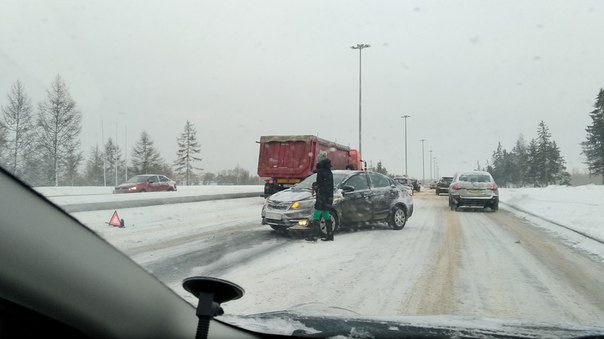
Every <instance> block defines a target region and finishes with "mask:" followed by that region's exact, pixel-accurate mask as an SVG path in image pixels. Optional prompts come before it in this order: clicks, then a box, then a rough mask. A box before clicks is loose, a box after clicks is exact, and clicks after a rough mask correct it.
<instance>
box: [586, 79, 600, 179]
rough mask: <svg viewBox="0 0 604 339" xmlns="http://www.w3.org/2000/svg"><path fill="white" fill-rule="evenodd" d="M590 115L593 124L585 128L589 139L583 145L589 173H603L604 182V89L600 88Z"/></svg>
mask: <svg viewBox="0 0 604 339" xmlns="http://www.w3.org/2000/svg"><path fill="white" fill-rule="evenodd" d="M589 116H590V118H591V123H592V124H591V125H589V126H587V128H586V129H585V131H586V132H587V139H586V140H585V141H583V142H582V143H581V145H582V146H583V154H585V157H586V161H585V163H586V164H587V168H588V170H589V173H590V174H596V175H597V174H599V175H602V184H604V89H600V92H599V93H598V96H597V97H596V103H595V105H594V110H593V111H592V112H591V113H590V114H589Z"/></svg>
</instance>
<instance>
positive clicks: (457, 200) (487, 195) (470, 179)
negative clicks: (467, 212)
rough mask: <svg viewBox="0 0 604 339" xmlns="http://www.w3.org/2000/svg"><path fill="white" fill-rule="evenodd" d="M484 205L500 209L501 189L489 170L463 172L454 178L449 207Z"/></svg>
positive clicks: (453, 208)
mask: <svg viewBox="0 0 604 339" xmlns="http://www.w3.org/2000/svg"><path fill="white" fill-rule="evenodd" d="M466 206H467V207H476V206H478V207H483V208H487V207H489V208H491V210H492V211H497V210H498V209H499V189H498V187H497V184H496V183H495V180H493V177H492V176H491V174H490V173H489V172H484V171H470V172H462V173H459V174H457V175H455V177H454V178H453V181H452V183H451V186H450V187H449V207H450V208H451V210H452V211H453V210H457V209H458V208H459V207H466Z"/></svg>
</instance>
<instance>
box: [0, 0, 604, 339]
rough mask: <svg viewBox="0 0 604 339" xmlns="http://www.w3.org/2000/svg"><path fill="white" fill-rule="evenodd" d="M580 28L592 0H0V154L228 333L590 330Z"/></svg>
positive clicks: (590, 209) (601, 256) (603, 167)
mask: <svg viewBox="0 0 604 339" xmlns="http://www.w3.org/2000/svg"><path fill="white" fill-rule="evenodd" d="M603 42H604V1H598V0H574V1H564V0H533V1H522V0H507V1H496V0H463V1H461V0H426V1H417V0H415V1H392V0H390V1H363V0H290V1H283V0H247V1H234V0H209V1H194V0H185V1H166V0H135V1H118V0H88V1H81V0H54V1H53V0H27V1H21V0H4V1H2V2H1V5H0V166H1V167H2V169H4V170H5V171H6V172H8V173H11V174H12V175H14V176H15V177H16V178H18V179H19V180H22V181H23V182H24V183H25V184H26V185H27V188H28V189H29V188H31V189H33V190H35V192H37V193H39V194H40V195H42V196H44V197H45V198H46V200H48V201H49V202H50V203H52V204H54V205H56V206H58V207H59V208H60V209H56V208H53V209H52V210H53V211H55V212H56V213H67V214H69V217H70V218H69V220H77V221H78V222H80V223H82V225H84V226H85V227H86V230H87V231H88V230H90V231H91V232H88V233H90V234H94V235H95V239H96V238H99V239H100V240H102V241H106V242H108V243H109V244H111V245H112V247H114V248H115V249H117V250H119V251H120V252H122V253H123V254H124V255H125V256H126V257H127V258H129V259H131V260H132V261H134V262H135V263H136V264H137V265H139V266H140V267H141V268H142V269H144V271H143V270H141V272H142V273H145V274H146V276H151V277H152V278H153V279H156V280H157V281H159V282H161V284H163V285H165V286H163V285H161V287H162V288H164V287H165V288H166V289H167V291H169V292H170V293H172V292H173V293H172V294H174V296H175V298H177V300H178V302H180V303H182V302H183V300H184V301H185V302H186V303H183V304H184V305H186V306H187V307H188V306H189V304H190V305H191V306H196V305H197V300H198V298H197V296H194V295H193V294H192V293H190V292H189V291H187V290H186V289H185V288H184V287H183V281H184V280H185V279H186V278H188V277H193V276H207V277H214V278H219V279H224V280H228V281H231V282H233V283H235V284H238V285H239V286H241V287H242V288H243V289H244V290H245V295H244V296H242V297H241V298H240V299H238V300H232V301H228V302H225V303H224V304H223V305H221V307H222V308H223V310H224V313H225V314H224V316H221V317H222V319H224V320H225V321H228V322H230V323H233V324H237V326H247V325H250V324H249V323H255V321H260V320H259V319H266V318H271V319H273V320H274V319H275V318H277V316H275V314H274V313H272V312H280V311H288V312H290V313H289V314H290V315H291V314H296V315H297V316H298V318H299V317H300V316H299V315H300V314H310V315H325V316H327V315H337V316H342V317H343V318H345V319H350V318H354V317H359V318H367V319H371V320H370V321H371V322H379V321H378V320H376V319H380V318H385V319H391V317H394V318H396V319H399V318H401V317H405V318H406V319H408V320H409V319H411V320H409V321H412V322H413V323H418V322H419V323H436V322H439V321H444V322H448V321H450V322H451V323H453V324H465V322H463V321H469V322H470V323H471V325H468V326H465V325H464V326H465V327H468V328H471V327H473V326H477V327H482V326H488V325H489V324H490V325H493V323H496V324H502V325H501V327H503V328H507V324H509V323H515V324H516V323H518V322H519V323H521V324H522V325H527V326H533V327H531V328H533V330H534V331H536V332H537V333H538V334H537V335H536V337H540V335H539V331H540V329H543V328H546V327H548V326H560V327H562V328H575V327H576V326H601V327H604V226H603V225H604V212H603V211H604V178H603V175H604V127H603V126H604V43H603ZM328 163H329V164H331V167H329V166H328ZM328 168H331V170H327V169H328ZM317 173H321V176H323V175H325V178H326V179H325V181H322V182H323V183H324V182H329V175H332V176H333V184H334V187H336V188H338V189H334V190H329V189H326V188H325V186H321V183H318V185H317V187H315V189H313V183H314V182H317V177H318V174H317ZM150 176H151V177H152V178H153V179H152V180H150V181H148V179H149V177H150ZM412 178H413V179H412ZM453 178H455V180H453ZM345 179H349V180H348V181H347V182H346V184H342V183H343V181H344V180H345ZM393 180H394V181H395V182H397V184H396V185H392V183H393ZM452 181H454V182H452ZM401 184H402V185H401ZM403 185H405V186H403ZM321 187H323V189H321ZM327 191H329V192H327ZM0 195H4V196H8V197H10V196H12V195H11V193H9V192H6V191H5V190H4V187H2V191H1V194H0ZM23 205H24V206H25V205H27V204H25V203H23ZM28 206H29V205H28ZM0 208H2V206H0ZM28 208H30V209H31V212H32V213H36V215H37V213H39V214H40V220H44V223H45V222H46V220H49V221H50V220H52V218H50V217H47V216H46V215H45V213H51V212H48V211H46V210H45V209H41V208H38V207H35V206H34V205H32V207H28ZM13 219H14V220H18V219H19V216H17V215H13V212H12V211H10V210H6V207H4V209H3V210H0V224H2V225H0V229H2V228H3V225H4V224H3V223H4V222H5V221H6V220H13ZM44 227H47V229H54V228H53V225H52V224H48V225H46V224H44ZM32 234H35V232H33V231H32ZM43 239H44V240H45V238H43ZM49 241H51V240H49ZM57 241H61V242H62V244H63V245H64V247H65V248H69V246H71V244H70V242H71V241H72V240H70V238H69V237H60V239H58V240H57ZM6 246H8V245H6V244H5V243H2V240H1V237H0V248H1V247H6ZM11 246H13V245H11ZM14 246H18V245H14ZM18 247H19V248H22V249H23V250H24V251H25V250H27V251H32V253H36V252H35V245H33V244H27V245H23V246H18ZM94 255H95V252H94V250H93V249H91V250H90V258H94ZM122 257H123V256H122ZM90 258H87V259H90ZM44 262H46V261H44ZM55 264H56V265H60V262H56V263H55V262H54V261H53V262H51V263H49V264H48V265H55ZM1 267H6V270H3V269H2V268H1ZM15 267H19V266H9V265H3V264H0V275H1V274H2V272H3V271H10V270H15ZM105 270H106V271H105ZM24 271H25V269H24ZM99 272H102V273H103V274H107V275H110V274H112V272H113V271H112V267H102V268H99ZM147 273H148V274H147ZM37 279H38V281H39V282H40V283H43V282H44V281H45V280H44V277H43V276H40V277H39V278H37ZM14 283H15V284H21V282H19V281H17V280H15V281H14ZM90 283H91V284H92V283H94V279H93V278H92V277H91V278H90ZM131 283H132V282H130V281H124V284H125V285H128V284H131ZM0 286H4V285H3V284H2V281H0ZM53 288H63V287H60V286H59V287H57V286H50V287H48V289H42V290H41V291H40V293H47V292H49V290H51V289H53ZM64 288H68V286H65V287H64ZM2 289H3V288H2V287H0V290H2ZM168 289H169V290H168ZM107 293H108V294H110V293H111V291H110V290H107ZM117 295H119V294H117ZM152 297H153V296H150V298H152ZM0 299H3V296H1V295H0ZM9 300H10V299H9ZM78 300H79V299H78ZM91 300H92V299H91ZM96 300H98V299H96ZM0 301H1V300H0ZM82 302H84V301H82ZM152 302H153V304H154V305H157V306H158V307H161V305H162V303H161V301H156V300H153V301H152ZM57 303H59V301H57ZM187 303H188V304H187ZM91 306H92V305H91ZM147 306H148V305H147ZM49 307H50V305H49ZM0 309H2V304H1V303H0ZM92 310H94V309H91V313H93V311H92ZM1 313H2V312H0V316H1ZM260 315H261V316H260ZM229 316H233V318H229ZM254 316H257V317H256V318H253V317H254ZM242 317H249V318H242ZM51 318H53V319H54V318H60V317H58V316H51ZM285 318H286V317H285ZM285 318H284V317H281V318H280V319H285ZM242 319H246V320H248V321H247V322H246V321H244V320H242ZM287 319H290V318H287ZM292 319H293V318H292ZM298 320H300V319H297V320H296V321H298ZM307 320H308V319H307ZM457 320H460V322H457ZM461 320H463V321H461ZM124 321H125V322H126V321H127V319H124ZM296 321H294V320H291V321H288V322H280V321H276V320H275V321H274V322H271V323H269V324H268V325H266V326H263V327H262V326H261V328H262V329H263V331H264V330H266V331H270V332H271V333H273V332H277V333H280V334H282V333H284V332H287V331H289V332H288V333H289V334H291V333H293V332H294V331H297V332H296V333H298V334H301V335H308V336H312V335H314V334H316V333H318V332H316V331H315V330H316V329H315V328H314V327H313V326H311V325H308V324H307V323H304V324H305V326H301V325H300V323H298V322H296ZM2 323H3V322H2V319H0V324H2ZM81 323H87V322H86V321H85V319H83V320H82V321H81ZM108 323H110V321H108ZM317 323H319V322H318V321H317ZM350 324H352V323H350ZM355 324H358V323H355ZM504 324H505V325H504ZM543 324H545V325H543ZM306 325H308V326H306ZM542 325H543V326H542ZM166 326H168V325H166ZM317 326H319V325H317ZM0 327H1V326H0ZM354 327H355V328H356V332H352V333H347V334H346V335H342V337H347V336H348V337H358V338H365V337H367V338H370V337H372V335H371V333H369V332H367V333H365V332H364V330H363V326H361V325H359V326H356V325H355V326H354ZM389 327H390V326H389ZM334 328H336V327H335V326H334ZM338 328H339V327H338ZM404 329H405V326H402V325H401V326H393V327H392V329H391V331H392V332H396V331H403V330H404ZM317 331H318V330H317ZM210 332H212V331H210ZM110 333H113V332H110ZM326 333H327V332H326ZM329 333H331V332H329ZM459 333H464V332H459ZM1 334H2V332H1V329H0V337H1ZM323 334H325V333H323ZM542 334H544V333H542ZM318 336H321V335H318ZM543 336H544V337H547V335H543ZM332 337H335V338H337V337H339V336H338V335H336V334H334V335H333V336H332ZM373 337H376V338H377V337H381V336H380V335H373Z"/></svg>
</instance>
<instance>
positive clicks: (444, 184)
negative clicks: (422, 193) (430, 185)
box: [436, 177, 453, 195]
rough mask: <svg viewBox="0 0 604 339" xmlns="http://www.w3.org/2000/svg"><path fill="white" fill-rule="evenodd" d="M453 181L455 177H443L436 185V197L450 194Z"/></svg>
mask: <svg viewBox="0 0 604 339" xmlns="http://www.w3.org/2000/svg"><path fill="white" fill-rule="evenodd" d="M452 181H453V177H441V178H440V180H438V182H437V183H436V195H440V194H441V193H447V192H449V186H450V185H451V182H452Z"/></svg>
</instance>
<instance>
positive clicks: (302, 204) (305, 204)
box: [289, 200, 315, 210]
mask: <svg viewBox="0 0 604 339" xmlns="http://www.w3.org/2000/svg"><path fill="white" fill-rule="evenodd" d="M314 203H315V202H314V200H302V201H294V202H292V204H291V205H289V208H290V209H293V210H298V209H301V208H309V207H312V206H313V205H314Z"/></svg>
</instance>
